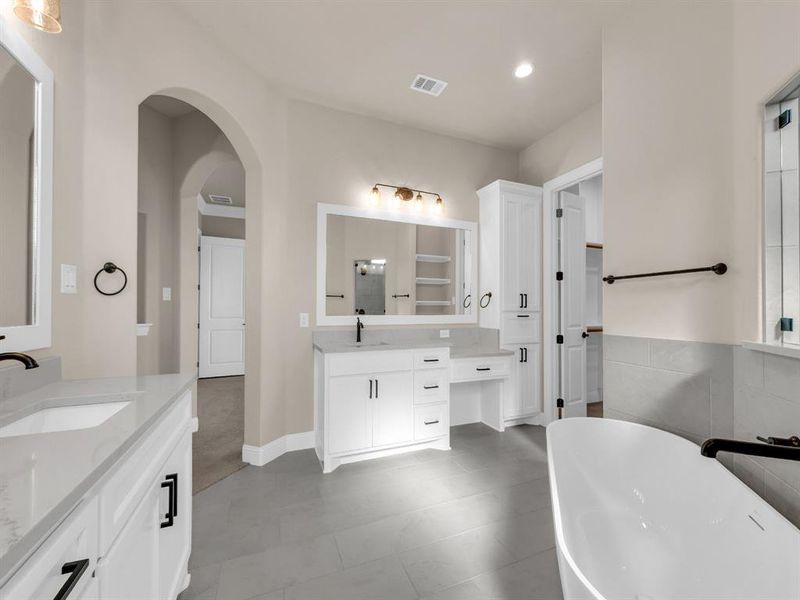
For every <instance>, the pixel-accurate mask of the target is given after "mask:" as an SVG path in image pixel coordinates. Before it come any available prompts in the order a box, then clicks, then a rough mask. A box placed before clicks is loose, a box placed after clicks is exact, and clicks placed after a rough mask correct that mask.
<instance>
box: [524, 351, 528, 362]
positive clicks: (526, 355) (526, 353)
mask: <svg viewBox="0 0 800 600" xmlns="http://www.w3.org/2000/svg"><path fill="white" fill-rule="evenodd" d="M523 350H525V360H524V361H523V362H528V349H527V348H523Z"/></svg>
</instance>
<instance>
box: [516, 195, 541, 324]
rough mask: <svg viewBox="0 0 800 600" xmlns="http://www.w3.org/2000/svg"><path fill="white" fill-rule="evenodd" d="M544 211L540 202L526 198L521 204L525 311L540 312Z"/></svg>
mask: <svg viewBox="0 0 800 600" xmlns="http://www.w3.org/2000/svg"><path fill="white" fill-rule="evenodd" d="M541 215H542V210H541V205H540V202H539V201H538V200H535V199H533V198H526V199H525V201H524V202H522V204H521V208H520V219H519V222H518V227H519V232H518V236H517V243H518V244H519V275H518V277H519V291H520V293H521V294H523V306H522V308H523V310H529V311H539V310H541V309H540V304H541V302H540V296H541V278H542V277H541V264H542V257H541V246H542V233H541V232H542V224H541V219H542V216H541Z"/></svg>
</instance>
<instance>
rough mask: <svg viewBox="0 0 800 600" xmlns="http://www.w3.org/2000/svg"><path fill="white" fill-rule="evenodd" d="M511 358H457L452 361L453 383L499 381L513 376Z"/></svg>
mask: <svg viewBox="0 0 800 600" xmlns="http://www.w3.org/2000/svg"><path fill="white" fill-rule="evenodd" d="M511 358H512V357H511V356H508V357H505V356H492V357H488V358H482V357H479V356H476V357H470V358H455V359H453V360H452V361H451V364H452V369H451V378H450V380H451V381H480V380H482V379H499V378H503V377H508V376H509V375H510V374H511V367H510V364H509V363H510V361H511Z"/></svg>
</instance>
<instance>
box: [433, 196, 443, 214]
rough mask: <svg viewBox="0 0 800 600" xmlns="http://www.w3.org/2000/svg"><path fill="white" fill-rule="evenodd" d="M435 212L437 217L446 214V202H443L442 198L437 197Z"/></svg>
mask: <svg viewBox="0 0 800 600" xmlns="http://www.w3.org/2000/svg"><path fill="white" fill-rule="evenodd" d="M435 210H436V214H437V215H441V214H442V213H443V212H444V200H442V197H441V196H436V204H435Z"/></svg>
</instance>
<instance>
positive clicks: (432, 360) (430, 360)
mask: <svg viewBox="0 0 800 600" xmlns="http://www.w3.org/2000/svg"><path fill="white" fill-rule="evenodd" d="M422 362H427V363H431V362H439V359H438V358H423V359H422Z"/></svg>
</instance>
